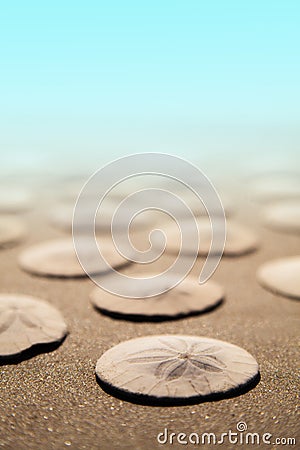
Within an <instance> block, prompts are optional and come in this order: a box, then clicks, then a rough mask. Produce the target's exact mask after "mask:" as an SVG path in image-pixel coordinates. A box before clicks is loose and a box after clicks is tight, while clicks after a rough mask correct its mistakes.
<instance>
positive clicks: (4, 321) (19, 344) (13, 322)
mask: <svg viewBox="0 0 300 450" xmlns="http://www.w3.org/2000/svg"><path fill="white" fill-rule="evenodd" d="M66 334H67V326H66V324H65V322H64V319H63V317H62V315H61V314H60V312H59V311H58V310H57V309H56V308H54V307H53V306H51V305H50V304H49V303H47V302H45V301H44V300H41V299H38V298H35V297H31V296H27V295H19V294H4V293H3V294H0V357H2V358H3V357H8V356H13V355H18V354H20V353H21V352H23V351H24V350H26V349H29V348H30V347H32V346H33V345H36V344H50V343H54V342H59V341H61V340H62V339H63V338H64V337H65V336H66Z"/></svg>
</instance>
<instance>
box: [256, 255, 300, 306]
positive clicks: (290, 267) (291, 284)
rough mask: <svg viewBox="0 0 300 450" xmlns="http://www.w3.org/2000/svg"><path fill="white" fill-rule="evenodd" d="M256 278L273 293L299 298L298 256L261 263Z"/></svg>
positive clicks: (299, 271) (299, 268) (299, 261)
mask: <svg viewBox="0 0 300 450" xmlns="http://www.w3.org/2000/svg"><path fill="white" fill-rule="evenodd" d="M257 278H258V281H259V282H260V284H261V285H262V286H264V287H265V288H267V289H269V290H270V291H272V292H274V293H275V294H279V295H283V296H285V297H291V298H296V299H300V256H292V257H290V258H280V259H276V260H273V261H269V262H267V263H265V264H263V265H262V266H261V267H260V268H259V269H258V272H257Z"/></svg>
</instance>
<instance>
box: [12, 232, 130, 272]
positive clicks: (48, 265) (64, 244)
mask: <svg viewBox="0 0 300 450" xmlns="http://www.w3.org/2000/svg"><path fill="white" fill-rule="evenodd" d="M82 247H84V248H85V251H86V252H87V256H88V257H89V258H90V260H89V264H88V267H86V269H88V271H89V273H94V274H95V273H101V272H105V271H106V267H105V266H104V265H103V264H101V260H100V259H99V256H98V254H97V255H95V254H94V252H92V251H91V248H90V246H89V241H86V245H84V241H82ZM101 252H102V254H103V256H104V257H105V258H106V260H107V261H108V262H109V263H110V264H111V266H112V267H120V266H122V265H124V264H126V263H127V261H126V260H125V259H124V258H123V257H122V256H121V255H120V254H119V253H118V252H117V250H116V249H115V248H114V246H113V244H112V242H111V241H105V240H102V241H101ZM19 263H20V266H21V267H22V268H23V269H24V270H26V271H28V272H31V273H34V274H37V275H44V276H54V277H82V276H85V275H86V274H85V272H84V270H83V269H82V267H81V265H80V263H79V261H78V259H77V255H76V252H75V249H74V245H73V241H72V239H71V238H67V239H55V240H51V241H47V242H42V243H40V244H36V245H33V246H31V247H29V248H27V249H26V250H24V251H23V252H22V253H21V255H20V257H19Z"/></svg>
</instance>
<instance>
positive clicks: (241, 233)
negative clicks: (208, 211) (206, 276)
mask: <svg viewBox="0 0 300 450" xmlns="http://www.w3.org/2000/svg"><path fill="white" fill-rule="evenodd" d="M215 220H216V219H215ZM197 224H198V229H199V240H200V245H199V247H198V254H199V255H202V256H206V255H207V254H208V252H209V249H210V245H211V239H212V232H211V224H210V221H209V219H208V218H198V219H197ZM181 227H182V231H183V228H184V230H185V231H186V232H187V234H188V231H189V229H191V230H192V229H193V224H192V223H191V222H190V221H185V222H181ZM226 230H227V233H226V243H225V249H224V255H225V256H239V255H243V254H245V253H249V252H251V251H254V250H255V249H256V248H257V247H258V239H257V237H256V235H255V234H254V233H253V232H252V231H251V230H249V229H248V228H247V227H245V226H243V225H241V224H239V223H236V222H234V221H232V220H229V221H227V226H226ZM164 231H165V234H166V237H167V246H166V251H167V252H169V253H176V254H177V253H178V252H179V249H180V240H181V236H180V230H179V228H178V227H177V225H176V224H175V223H174V222H172V223H171V224H170V225H168V226H166V227H165V228H164ZM154 245H155V238H154ZM195 245H196V246H197V243H196V242H194V241H193V240H191V239H190V240H187V241H186V242H185V243H183V246H182V250H181V252H182V254H187V255H188V254H190V253H193V251H194V249H195Z"/></svg>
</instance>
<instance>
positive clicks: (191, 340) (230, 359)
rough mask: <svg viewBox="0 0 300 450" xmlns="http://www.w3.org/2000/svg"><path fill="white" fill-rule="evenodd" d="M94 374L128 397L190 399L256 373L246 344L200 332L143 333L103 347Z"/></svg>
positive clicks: (239, 384) (232, 388)
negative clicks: (233, 342) (147, 334)
mask: <svg viewBox="0 0 300 450" xmlns="http://www.w3.org/2000/svg"><path fill="white" fill-rule="evenodd" d="M96 374H97V376H98V378H99V380H100V383H101V382H102V384H103V387H106V388H108V389H109V388H111V389H112V390H113V391H114V392H116V393H119V394H123V395H125V396H126V397H128V398H141V399H144V400H146V399H148V400H151V399H152V400H158V401H159V400H161V401H173V402H176V401H188V400H191V399H197V400H198V399H199V401H201V399H206V398H209V397H214V396H218V395H220V396H222V395H225V394H229V393H230V392H236V390H238V389H241V388H245V386H247V385H248V384H249V383H251V382H253V381H254V380H255V379H256V377H258V364H257V362H256V361H255V359H254V358H253V357H252V356H251V355H250V354H249V353H248V352H247V351H246V350H244V349H242V348H240V347H237V346H236V345H232V344H229V343H227V342H223V341H219V340H216V339H210V338H207V337H198V336H181V335H161V336H146V337H141V338H137V339H132V340H129V341H126V342H122V343H120V344H118V345H116V346H115V347H112V348H111V349H110V350H108V351H107V352H105V353H104V354H103V355H102V356H101V357H100V359H99V360H98V362H97V365H96Z"/></svg>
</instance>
